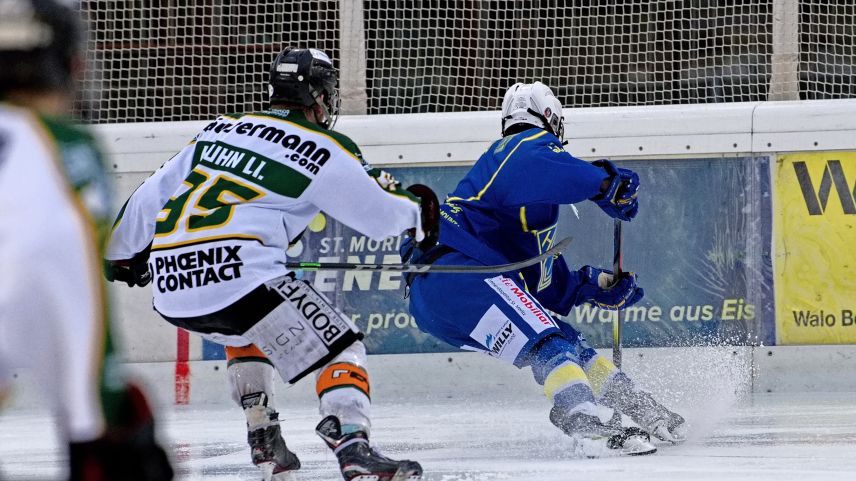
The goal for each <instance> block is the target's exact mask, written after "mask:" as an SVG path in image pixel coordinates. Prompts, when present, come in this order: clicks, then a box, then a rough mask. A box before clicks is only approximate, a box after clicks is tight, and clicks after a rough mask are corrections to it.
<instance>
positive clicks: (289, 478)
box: [270, 471, 297, 481]
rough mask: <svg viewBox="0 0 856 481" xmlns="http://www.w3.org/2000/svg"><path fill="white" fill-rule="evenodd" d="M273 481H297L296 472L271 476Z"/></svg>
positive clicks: (284, 472)
mask: <svg viewBox="0 0 856 481" xmlns="http://www.w3.org/2000/svg"><path fill="white" fill-rule="evenodd" d="M270 479H271V481H297V472H296V471H283V472H281V473H276V474H274V475H273V476H271V478H270Z"/></svg>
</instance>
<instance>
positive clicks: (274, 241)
mask: <svg viewBox="0 0 856 481" xmlns="http://www.w3.org/2000/svg"><path fill="white" fill-rule="evenodd" d="M320 211H324V212H325V213H326V214H327V215H329V216H331V217H333V218H335V219H336V220H338V221H340V222H342V223H343V224H345V225H347V226H348V227H351V228H353V229H355V230H357V231H359V232H361V233H363V234H365V235H367V236H369V237H371V238H373V239H378V240H380V239H383V238H386V237H389V236H392V235H398V234H400V233H402V232H403V231H405V230H407V229H411V228H416V229H417V231H418V234H419V236H420V237H421V234H422V232H421V230H420V227H421V226H420V213H419V205H418V203H417V202H416V201H415V200H414V199H413V198H412V197H410V196H407V195H397V194H395V193H391V192H388V191H385V190H383V189H382V188H381V187H380V185H379V184H378V183H377V182H376V181H375V180H374V179H372V178H371V177H370V176H369V175H368V174H367V173H366V171H365V169H364V167H363V163H362V160H361V157H360V152H359V149H357V147H356V145H355V144H354V143H353V142H352V141H351V140H350V139H348V138H347V137H345V136H344V135H341V134H338V133H336V132H332V131H327V130H324V129H322V128H320V127H318V126H316V125H315V124H313V123H311V122H309V121H307V120H306V118H305V116H304V115H303V113H302V112H300V111H281V110H277V111H270V112H262V113H255V114H244V115H238V116H221V117H218V118H217V120H215V121H214V122H212V123H210V124H209V125H208V126H207V127H205V128H204V129H203V131H202V132H200V133H199V134H198V135H197V136H196V138H195V139H194V140H193V141H192V142H191V143H190V144H189V145H187V146H186V147H185V148H184V149H182V150H181V151H180V152H179V153H178V154H177V155H176V156H175V157H173V158H172V159H170V160H169V161H168V162H167V163H166V164H164V165H163V166H162V167H161V168H160V169H159V170H158V171H157V172H155V173H154V174H153V175H152V176H151V177H149V178H148V179H147V180H146V181H145V182H144V183H143V184H142V185H141V186H140V187H139V188H138V189H137V191H136V192H134V194H133V195H132V196H131V198H130V199H129V200H128V202H127V204H126V205H125V207H124V208H123V211H122V212H121V213H120V218H119V219H118V221H117V225H116V226H115V228H114V231H113V235H112V239H111V242H110V245H109V248H108V252H107V258H108V259H110V260H120V259H130V258H131V257H133V256H134V255H136V254H137V253H139V252H141V251H144V250H145V249H146V247H147V246H148V245H149V244H150V243H151V257H150V262H149V265H150V268H151V270H152V274H153V281H152V284H153V289H154V305H155V309H156V310H157V311H158V312H160V313H161V314H163V315H165V316H169V317H194V316H200V315H205V314H210V313H213V312H216V311H218V310H220V309H223V308H225V307H227V306H229V305H230V304H232V303H234V302H235V301H237V300H238V299H240V298H241V297H243V296H244V295H246V294H247V293H249V292H250V291H251V290H253V289H254V288H256V287H258V286H259V285H261V284H263V283H264V282H266V281H268V280H271V279H273V278H276V277H280V276H282V275H284V274H286V273H287V272H288V270H287V269H286V267H285V262H286V254H285V251H286V249H287V248H288V244H289V242H290V241H292V240H294V239H296V238H297V236H299V235H300V234H301V233H302V232H303V230H304V229H306V227H307V226H308V225H309V222H310V221H311V220H312V219H313V218H314V217H315V216H316V215H317V214H318V213H319V212H320Z"/></svg>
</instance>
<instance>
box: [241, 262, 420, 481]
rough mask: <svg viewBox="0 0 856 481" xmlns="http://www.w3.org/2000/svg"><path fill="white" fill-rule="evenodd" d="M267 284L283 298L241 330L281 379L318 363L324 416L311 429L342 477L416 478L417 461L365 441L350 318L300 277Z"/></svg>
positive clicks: (359, 350)
mask: <svg viewBox="0 0 856 481" xmlns="http://www.w3.org/2000/svg"><path fill="white" fill-rule="evenodd" d="M268 285H269V286H270V287H271V291H272V292H275V293H277V295H281V296H282V298H283V302H281V303H280V304H279V305H278V306H277V307H276V308H274V310H273V311H271V312H270V313H269V314H268V315H266V316H265V317H264V318H263V319H262V320H260V321H259V322H257V323H256V324H255V325H253V326H252V327H251V328H250V329H249V330H247V331H246V332H245V333H243V336H244V337H246V338H247V339H249V340H250V341H252V342H253V344H255V345H256V346H258V347H259V348H260V349H261V351H262V352H264V354H265V355H266V356H267V358H268V359H269V360H270V362H271V363H272V364H273V366H274V367H275V368H276V370H277V372H278V373H279V374H280V376H281V377H282V379H283V380H284V381H286V382H287V383H290V384H293V383H295V382H297V381H298V380H299V379H301V378H302V377H303V376H305V375H306V374H308V373H311V372H313V371H317V370H318V369H319V368H318V366H321V368H320V372H319V373H318V374H317V376H316V386H317V392H318V395H319V401H320V411H321V414H322V415H323V416H325V417H324V419H323V420H322V421H321V423H320V424H319V425H318V427H317V429H316V431H317V433H318V434H319V436H321V438H322V439H323V440H324V441H325V442H326V443H327V445H328V446H329V447H330V448H331V449H332V450H333V452H334V453H335V454H336V457H337V458H338V460H339V465H340V468H341V469H342V474H343V476H344V477H345V479H346V480H347V481H351V480H359V479H372V480H377V481H392V480H394V481H399V480H401V481H404V480H416V479H420V478H421V476H422V468H421V466H419V464H418V463H416V462H413V461H408V460H402V461H396V460H392V459H389V458H386V457H384V456H381V455H380V454H378V453H377V452H376V451H375V450H374V449H372V448H371V447H370V445H369V433H370V426H371V423H370V405H371V404H370V398H369V384H368V373H367V371H366V367H365V366H366V352H365V347H364V346H363V344H362V342H360V341H359V339H360V338H361V337H362V334H360V333H359V331H358V330H357V328H356V326H355V325H354V324H353V322H352V321H351V320H350V319H349V318H348V317H347V316H345V315H344V314H342V312H341V311H339V310H338V309H337V308H336V307H335V306H333V304H332V303H331V302H330V301H329V300H328V299H327V297H326V296H324V295H323V294H321V293H320V292H318V291H316V290H315V289H314V288H313V287H312V286H311V285H310V284H308V283H306V282H303V281H300V280H295V279H293V278H291V277H285V278H283V279H280V280H278V281H276V282H271V283H268Z"/></svg>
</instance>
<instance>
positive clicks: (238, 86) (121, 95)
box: [79, 0, 339, 123]
mask: <svg viewBox="0 0 856 481" xmlns="http://www.w3.org/2000/svg"><path fill="white" fill-rule="evenodd" d="M81 7H82V12H83V15H84V18H85V19H86V20H87V22H88V27H89V42H88V45H87V63H88V71H87V73H86V79H85V82H84V99H85V103H84V105H85V106H86V108H83V109H81V110H80V111H79V115H80V116H81V117H83V118H86V119H89V120H91V121H93V122H98V123H104V122H143V121H166V120H196V119H205V118H211V117H212V116H215V115H217V114H220V113H226V112H243V111H249V110H257V109H259V107H260V106H261V105H262V104H263V103H264V101H265V98H266V95H267V91H266V82H267V80H266V79H267V72H268V68H269V66H270V63H271V61H272V60H273V58H274V56H275V55H276V53H278V52H279V51H280V49H281V48H282V47H284V46H286V45H313V46H317V47H318V48H321V49H324V50H326V51H328V52H330V53H332V54H334V55H335V53H336V48H337V46H338V26H339V21H338V16H337V15H338V2H336V1H321V2H319V1H288V2H283V1H282V0H252V1H245V2H230V1H227V0H224V1H191V2H182V1H166V2H152V1H140V0H135V1H122V2H117V1H104V0H95V1H83V2H81Z"/></svg>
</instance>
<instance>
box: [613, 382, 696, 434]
mask: <svg viewBox="0 0 856 481" xmlns="http://www.w3.org/2000/svg"><path fill="white" fill-rule="evenodd" d="M603 402H604V403H605V404H606V405H608V406H610V407H613V408H615V409H617V410H619V411H621V412H622V413H624V414H626V415H627V416H629V417H630V419H632V420H633V421H634V422H636V423H637V424H639V426H640V427H642V429H644V430H645V431H646V432H648V433H649V434H650V435H652V436H654V437H656V438H657V439H660V440H662V441H668V442H670V443H673V444H677V443H681V442H684V441H686V439H687V438H686V432H685V431H686V425H685V421H684V418H683V417H682V416H681V415H680V414H677V413H674V412H672V411H670V410H669V409H667V408H666V407H665V406H663V405H662V404H660V403H658V402H657V401H656V400H655V399H654V397H653V396H651V394H650V393H648V392H646V391H641V390H629V391H626V392H623V393H616V392H608V393H606V394H605V395H604V398H603Z"/></svg>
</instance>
